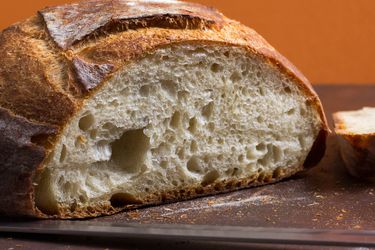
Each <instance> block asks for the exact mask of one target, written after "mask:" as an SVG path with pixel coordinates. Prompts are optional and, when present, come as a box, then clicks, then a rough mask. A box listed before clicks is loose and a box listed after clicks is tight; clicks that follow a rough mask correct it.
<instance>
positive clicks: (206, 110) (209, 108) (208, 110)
mask: <svg viewBox="0 0 375 250" xmlns="http://www.w3.org/2000/svg"><path fill="white" fill-rule="evenodd" d="M213 112H214V103H213V102H210V103H209V104H207V105H206V106H204V107H203V108H202V115H203V117H204V118H206V120H209V119H210V118H211V116H212V114H213Z"/></svg>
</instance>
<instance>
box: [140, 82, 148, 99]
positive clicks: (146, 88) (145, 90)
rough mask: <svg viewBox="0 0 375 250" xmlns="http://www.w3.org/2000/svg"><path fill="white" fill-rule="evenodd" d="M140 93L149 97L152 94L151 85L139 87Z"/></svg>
mask: <svg viewBox="0 0 375 250" xmlns="http://www.w3.org/2000/svg"><path fill="white" fill-rule="evenodd" d="M139 94H140V95H141V96H143V97H148V96H149V95H150V86H149V85H145V86H142V87H141V88H140V89H139Z"/></svg>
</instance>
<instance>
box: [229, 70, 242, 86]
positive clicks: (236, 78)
mask: <svg viewBox="0 0 375 250" xmlns="http://www.w3.org/2000/svg"><path fill="white" fill-rule="evenodd" d="M241 79H242V78H241V74H240V73H239V72H237V71H236V72H234V73H233V74H232V75H231V76H230V80H231V81H232V82H233V83H237V82H239V81H241Z"/></svg>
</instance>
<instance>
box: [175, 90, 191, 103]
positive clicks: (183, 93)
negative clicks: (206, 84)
mask: <svg viewBox="0 0 375 250" xmlns="http://www.w3.org/2000/svg"><path fill="white" fill-rule="evenodd" d="M188 96H189V92H188V91H179V92H178V93H177V97H178V100H180V101H186V100H187V97H188Z"/></svg>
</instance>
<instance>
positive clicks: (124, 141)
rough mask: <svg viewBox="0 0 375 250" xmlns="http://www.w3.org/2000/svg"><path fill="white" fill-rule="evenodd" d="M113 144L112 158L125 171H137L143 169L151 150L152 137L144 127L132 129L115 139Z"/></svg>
mask: <svg viewBox="0 0 375 250" xmlns="http://www.w3.org/2000/svg"><path fill="white" fill-rule="evenodd" d="M111 146H112V156H111V160H112V161H113V162H114V163H115V164H116V165H118V167H120V168H121V169H123V170H124V171H126V172H129V173H136V172H139V171H140V170H141V169H142V166H143V162H144V159H145V157H146V153H147V151H148V150H149V146H150V139H149V138H148V137H147V136H146V135H145V134H144V133H143V129H139V130H130V131H127V132H125V133H124V134H123V135H122V136H121V138H120V139H118V140H116V141H114V142H113V143H112V144H111Z"/></svg>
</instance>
